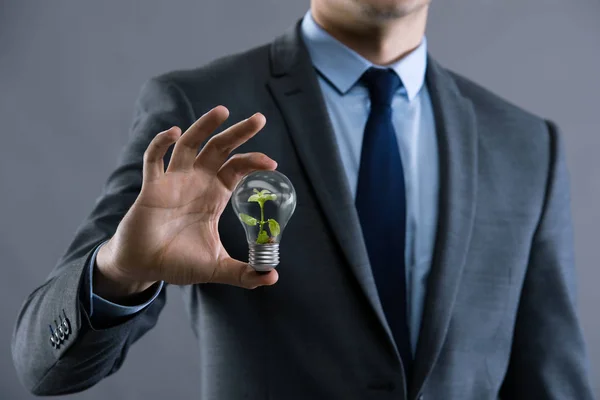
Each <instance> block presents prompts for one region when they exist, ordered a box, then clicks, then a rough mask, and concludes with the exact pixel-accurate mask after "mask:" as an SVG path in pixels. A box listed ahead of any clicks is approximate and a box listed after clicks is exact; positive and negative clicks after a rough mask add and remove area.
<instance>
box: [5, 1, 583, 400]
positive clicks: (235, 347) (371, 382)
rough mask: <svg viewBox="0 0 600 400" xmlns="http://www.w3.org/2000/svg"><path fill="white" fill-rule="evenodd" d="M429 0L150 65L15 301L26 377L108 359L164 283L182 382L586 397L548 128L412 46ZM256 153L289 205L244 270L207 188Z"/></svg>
mask: <svg viewBox="0 0 600 400" xmlns="http://www.w3.org/2000/svg"><path fill="white" fill-rule="evenodd" d="M428 8H429V4H428V1H427V0H313V1H312V3H311V11H310V12H309V13H307V14H306V15H305V17H304V18H303V20H302V21H301V22H299V23H298V24H297V25H296V26H294V27H293V28H292V29H290V30H289V31H288V32H286V33H285V34H284V35H282V36H281V37H279V38H277V39H275V41H274V42H273V43H271V44H268V45H265V46H261V47H258V48H255V49H251V50H249V51H247V52H245V53H242V54H237V55H233V56H229V57H226V58H223V59H220V60H217V61H215V62H213V63H210V64H208V65H206V66H204V67H202V68H199V69H196V70H192V71H179V72H173V73H169V74H166V75H163V76H160V77H158V78H155V79H152V80H150V81H149V82H148V83H147V84H146V85H145V86H144V88H143V90H142V94H141V96H140V99H139V102H138V104H137V108H136V116H135V121H134V124H133V128H132V130H133V132H132V137H131V141H130V143H129V144H128V145H127V147H126V148H125V151H124V154H123V157H122V159H121V162H120V165H119V166H118V168H117V169H116V170H115V171H114V173H113V174H112V175H111V176H110V178H109V180H108V183H107V185H106V187H105V190H104V193H103V195H102V197H100V199H99V200H98V202H97V203H96V205H95V208H94V210H93V211H92V213H91V215H90V217H89V218H88V219H87V220H86V221H85V223H84V224H83V225H82V227H81V228H80V230H79V231H78V233H77V235H76V237H75V239H74V241H73V243H72V244H71V246H70V247H69V249H68V250H67V252H66V254H65V256H64V257H63V259H62V260H61V261H60V262H59V263H58V266H57V267H56V268H55V269H54V271H53V272H52V274H51V275H50V277H49V279H48V280H47V281H46V283H44V284H43V285H42V286H41V287H39V288H38V289H36V290H35V291H34V292H33V293H32V294H31V295H30V296H29V298H28V299H27V301H26V302H25V305H24V306H23V309H22V310H21V313H20V314H19V318H18V321H17V326H16V330H15V335H14V340H13V355H14V360H15V365H16V367H17V371H18V373H19V376H20V378H21V379H22V381H23V383H24V384H25V385H26V386H27V387H28V388H29V389H30V390H31V391H32V392H33V393H36V394H44V395H50V394H60V393H70V392H75V391H80V390H83V389H85V388H87V387H90V386H92V385H94V384H95V383H96V382H98V381H99V380H101V379H102V378H104V377H105V376H107V375H109V374H111V373H113V372H115V371H116V370H117V369H118V368H119V366H120V365H121V364H122V362H123V360H124V358H125V355H126V353H127V350H128V348H129V346H130V345H131V344H132V343H133V342H134V341H135V340H137V339H138V338H139V337H140V336H141V335H143V334H144V333H145V332H146V331H148V330H149V329H150V328H151V327H152V326H153V325H154V324H155V323H156V320H157V318H158V314H159V313H160V310H161V309H162V307H163V305H164V302H165V284H166V283H171V284H176V285H181V286H182V289H183V290H184V292H185V294H186V299H187V306H188V308H189V313H190V316H191V322H192V326H193V329H194V331H195V333H196V335H197V337H198V340H199V347H200V362H201V376H200V382H199V386H200V390H201V396H200V397H201V398H206V399H241V398H246V399H264V398H271V399H286V400H288V399H411V400H414V399H444V400H452V399H456V400H468V399H473V400H481V399H495V398H499V397H501V398H504V399H561V400H562V399H578V400H582V399H591V398H592V397H593V396H592V394H591V390H590V386H589V383H588V378H587V368H586V365H587V360H586V355H585V349H584V343H583V339H582V334H581V330H580V327H579V323H578V321H577V317H576V307H575V293H574V289H573V286H574V281H575V276H574V266H573V246H572V243H571V233H572V232H571V218H570V214H569V190H568V182H567V172H566V168H565V160H564V149H563V145H562V142H561V139H560V136H559V135H558V134H557V131H556V127H555V126H554V125H553V124H552V123H550V122H547V121H544V120H542V119H540V118H538V117H536V116H533V115H531V114H529V113H527V112H525V111H523V110H520V109H518V108H517V107H515V106H513V105H510V104H509V103H507V102H505V101H504V100H501V99H499V98H498V97H496V96H494V95H493V94H491V93H489V92H487V91H486V90H484V89H482V88H480V87H479V86H477V85H475V84H474V83H472V82H470V81H468V80H466V79H465V78H462V77H460V76H458V75H456V74H454V73H451V72H449V71H447V70H445V69H444V68H442V67H441V66H440V65H438V64H437V63H436V62H435V61H434V60H433V59H431V58H429V57H428V56H427V49H426V45H427V44H426V40H425V38H424V31H425V24H426V18H427V12H428ZM216 104H225V105H227V107H228V108H225V107H223V106H217V107H214V105H216ZM257 111H260V113H256V112H257ZM249 116H250V117H249ZM198 117H199V118H198ZM240 120H241V121H240ZM236 121H240V122H236ZM266 121H268V122H266ZM265 124H266V125H265ZM183 130H185V133H184V134H183V135H182V134H181V132H182V131H183ZM217 131H219V132H220V133H218V134H217ZM259 131H261V132H260V134H258V135H257V133H258V132H259ZM159 132H160V133H159ZM255 135H256V136H255ZM209 138H210V139H209ZM251 138H252V140H250V139H251ZM207 139H209V140H207ZM173 144H174V146H173V147H170V146H171V145H173ZM199 149H201V151H200V153H199V154H198V150H199ZM231 153H235V155H233V156H232V157H229V156H230V154H231ZM267 155H268V156H267ZM270 157H272V158H270ZM274 160H276V161H277V162H276V161H274ZM165 167H166V170H165ZM275 168H277V169H278V170H279V171H281V172H282V173H284V174H285V175H287V176H288V177H289V178H290V180H291V181H292V182H293V184H294V186H295V188H296V191H297V193H298V206H297V210H296V213H295V215H294V217H293V218H292V220H291V222H290V223H289V225H288V227H287V229H286V232H285V237H284V239H283V241H282V244H281V265H280V267H279V268H278V270H272V271H270V272H269V273H267V274H259V273H257V272H255V271H254V270H253V269H252V268H251V267H249V266H248V265H247V264H246V263H244V262H242V261H239V260H241V259H245V257H246V255H247V243H246V239H245V237H244V233H243V230H242V229H241V227H240V226H239V222H238V220H237V217H236V215H235V214H234V212H233V211H232V209H231V207H229V205H228V204H229V199H230V196H231V192H232V190H233V189H234V188H235V186H236V184H237V183H238V182H239V181H240V179H241V178H242V177H243V176H244V175H246V174H247V173H249V172H251V171H255V170H273V169H275ZM279 274H280V275H281V276H279ZM247 289H254V290H247Z"/></svg>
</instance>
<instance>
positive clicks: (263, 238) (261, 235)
mask: <svg viewBox="0 0 600 400" xmlns="http://www.w3.org/2000/svg"><path fill="white" fill-rule="evenodd" d="M256 243H257V244H266V243H269V235H268V234H267V231H260V232H258V237H257V238H256Z"/></svg>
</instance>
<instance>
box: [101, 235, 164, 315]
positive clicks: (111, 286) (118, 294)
mask: <svg viewBox="0 0 600 400" xmlns="http://www.w3.org/2000/svg"><path fill="white" fill-rule="evenodd" d="M115 259H116V257H115V252H114V250H113V247H112V241H111V240H109V241H108V242H106V243H105V244H104V245H102V246H101V247H100V249H99V250H98V253H97V254H96V263H95V265H94V268H93V280H92V282H93V292H94V293H95V294H96V295H98V296H100V297H102V298H104V299H106V300H108V301H111V302H114V303H119V304H122V305H128V303H132V304H135V303H137V298H138V297H139V296H138V295H139V294H140V293H142V292H144V291H145V290H147V289H148V288H149V287H150V286H152V285H153V284H154V283H156V282H142V281H139V280H135V279H132V278H130V277H128V276H127V274H125V273H123V271H124V270H123V268H122V267H121V266H119V265H118V264H117V263H116V262H115Z"/></svg>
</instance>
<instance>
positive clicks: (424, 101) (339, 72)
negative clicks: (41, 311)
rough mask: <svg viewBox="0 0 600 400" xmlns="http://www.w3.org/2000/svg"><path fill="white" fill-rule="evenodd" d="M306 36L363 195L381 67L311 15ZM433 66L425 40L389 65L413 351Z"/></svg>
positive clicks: (432, 168) (434, 190) (425, 250)
mask: <svg viewBox="0 0 600 400" xmlns="http://www.w3.org/2000/svg"><path fill="white" fill-rule="evenodd" d="M301 32H302V36H303V39H304V42H305V44H306V46H307V48H308V52H309V54H310V56H311V60H312V63H313V65H314V67H315V69H316V70H317V72H318V79H319V84H320V87H321V90H322V93H323V97H324V99H325V103H326V105H327V111H328V113H329V117H330V120H331V122H332V126H333V131H334V134H335V139H336V141H337V144H338V149H339V154H340V157H341V160H342V164H343V166H344V171H345V174H346V178H347V179H348V183H349V186H350V188H351V191H352V195H353V196H356V187H357V183H358V170H359V166H360V155H361V148H362V139H363V133H364V128H365V125H366V123H367V117H368V115H369V110H370V101H369V94H368V91H367V89H366V87H365V86H363V85H362V83H361V82H359V78H360V77H361V75H362V74H363V73H364V72H365V71H366V70H367V69H368V68H370V67H372V66H374V65H373V64H372V63H371V62H369V61H368V60H366V59H365V58H363V57H362V56H360V55H359V54H357V53H356V52H354V51H353V50H351V49H350V48H348V47H346V46H345V45H343V44H342V43H340V42H339V41H338V40H336V39H335V38H333V37H332V36H331V35H329V34H328V33H327V32H326V31H325V30H324V29H323V28H321V27H320V26H319V25H318V24H317V23H316V22H315V20H314V19H313V17H312V15H311V13H310V11H308V12H307V13H306V15H305V16H304V19H303V21H302V26H301ZM375 67H378V66H375ZM426 67H427V41H426V39H425V38H424V39H423V41H422V43H421V45H420V46H419V47H418V48H416V49H415V50H414V51H413V52H411V53H410V54H408V55H407V56H405V57H404V58H403V59H402V60H400V61H398V62H396V63H393V64H391V65H388V66H386V68H391V69H392V70H394V71H395V72H396V73H397V74H398V76H399V77H400V79H401V80H402V83H403V88H402V89H401V90H399V91H398V93H397V94H396V95H395V96H394V98H393V100H392V109H393V123H394V128H395V130H396V134H397V139H398V140H397V141H398V146H399V150H400V154H401V156H402V163H403V166H404V179H405V182H406V196H407V198H406V206H407V210H406V211H407V219H406V240H407V242H406V252H405V261H406V266H407V271H406V273H407V280H406V282H407V295H408V298H409V301H408V303H409V312H408V315H409V318H410V321H409V324H410V331H411V342H412V347H413V351H415V348H416V344H417V339H418V334H419V329H420V325H421V317H422V312H423V304H424V300H425V292H426V286H427V277H428V274H429V270H430V267H431V260H432V256H433V249H434V244H435V234H436V226H437V210H438V191H439V160H438V152H437V138H436V130H435V122H434V116H433V110H432V106H431V100H430V98H429V93H428V91H427V86H426V84H425V71H426ZM94 261H95V255H94V257H92V265H91V266H90V268H93V264H94ZM90 276H92V274H90ZM91 284H92V282H91V280H90V285H91ZM161 287H162V284H161ZM159 291H160V287H159V288H158V289H157V291H156V293H154V296H153V297H152V299H151V300H150V301H148V302H147V303H145V304H141V305H139V306H137V307H124V306H120V305H118V304H114V303H110V302H107V301H106V300H104V299H102V298H100V297H99V296H96V295H92V302H91V305H92V307H93V310H95V311H93V312H94V314H95V316H94V318H93V319H92V321H94V320H95V319H96V318H109V317H110V316H123V315H128V314H133V313H136V312H138V311H139V310H140V309H142V308H144V307H145V306H147V305H148V304H149V303H150V302H151V301H152V300H153V299H154V298H155V297H156V295H158V292H159ZM90 292H91V291H90Z"/></svg>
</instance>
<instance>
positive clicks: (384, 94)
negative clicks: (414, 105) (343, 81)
mask: <svg viewBox="0 0 600 400" xmlns="http://www.w3.org/2000/svg"><path fill="white" fill-rule="evenodd" d="M361 80H362V81H363V82H364V84H365V85H366V86H367V89H368V90H369V97H370V98H371V103H372V104H381V105H385V106H389V105H390V104H391V103H392V97H393V96H394V93H396V91H397V90H398V89H400V88H401V87H402V81H401V80H400V77H399V76H398V75H397V74H396V73H395V72H394V71H393V70H391V69H389V68H387V69H382V68H375V67H371V68H369V69H368V70H366V71H365V73H364V74H363V75H362V77H361Z"/></svg>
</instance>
